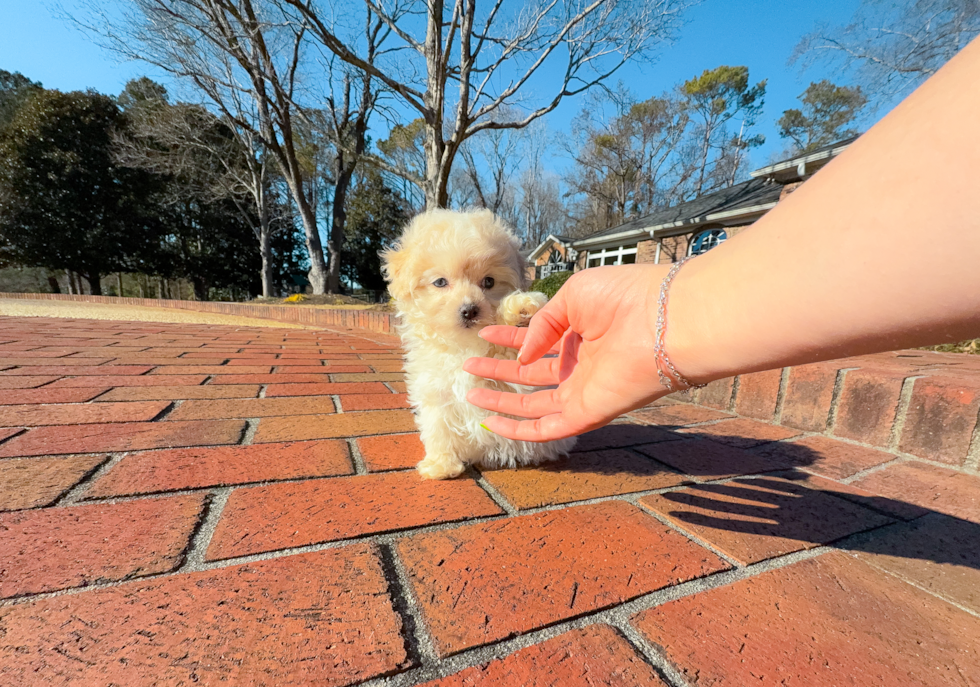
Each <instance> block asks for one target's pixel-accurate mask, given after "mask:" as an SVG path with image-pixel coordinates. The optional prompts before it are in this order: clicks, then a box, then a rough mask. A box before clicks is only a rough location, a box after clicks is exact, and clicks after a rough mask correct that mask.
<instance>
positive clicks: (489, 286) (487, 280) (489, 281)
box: [480, 277, 493, 289]
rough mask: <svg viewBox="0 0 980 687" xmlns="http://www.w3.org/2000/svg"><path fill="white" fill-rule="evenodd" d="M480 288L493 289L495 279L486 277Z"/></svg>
mask: <svg viewBox="0 0 980 687" xmlns="http://www.w3.org/2000/svg"><path fill="white" fill-rule="evenodd" d="M480 286H481V287H482V288H484V289H492V288H493V277H484V278H483V281H482V282H481V283H480Z"/></svg>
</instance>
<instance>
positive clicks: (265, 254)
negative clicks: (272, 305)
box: [259, 219, 274, 298]
mask: <svg viewBox="0 0 980 687" xmlns="http://www.w3.org/2000/svg"><path fill="white" fill-rule="evenodd" d="M259 253H260V254H261V255H262V295H263V296H265V297H266V298H272V296H273V293H272V290H273V267H274V266H273V263H272V237H271V236H270V234H269V222H268V220H267V219H264V221H263V222H262V228H261V229H260V234H259Z"/></svg>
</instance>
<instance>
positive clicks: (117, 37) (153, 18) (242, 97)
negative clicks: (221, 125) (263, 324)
mask: <svg viewBox="0 0 980 687" xmlns="http://www.w3.org/2000/svg"><path fill="white" fill-rule="evenodd" d="M87 2H88V9H89V16H88V18H87V19H85V20H78V19H77V18H76V20H77V21H78V22H79V23H81V24H82V25H83V26H84V27H85V28H88V29H90V30H93V31H94V32H95V33H96V34H97V35H99V36H100V37H101V38H102V39H103V43H104V44H105V45H106V46H107V47H109V48H111V49H113V50H115V51H117V52H118V53H120V54H122V55H124V56H126V57H128V58H131V59H135V60H142V61H144V62H147V63H149V64H152V65H154V66H156V67H158V68H160V69H162V70H164V71H166V72H169V73H170V74H172V75H174V76H176V77H178V78H179V79H183V80H186V81H188V82H190V83H192V84H193V86H194V87H195V89H196V91H197V92H199V93H200V94H202V95H204V96H205V97H206V98H207V100H208V102H209V104H210V105H211V106H213V107H215V108H216V109H217V110H218V112H219V113H220V114H221V115H222V116H223V117H224V118H226V119H227V120H228V121H230V122H233V123H234V124H235V126H236V127H238V128H240V129H241V130H243V131H248V132H249V133H250V134H251V135H254V136H256V137H257V139H258V140H259V141H260V142H261V145H262V147H263V148H264V150H265V151H266V152H267V153H268V154H269V155H271V156H272V158H273V159H274V160H275V161H276V163H277V164H278V166H279V168H280V171H281V173H282V175H283V177H284V179H285V181H286V184H287V186H288V188H289V191H290V195H291V196H292V199H293V202H294V203H295V206H296V210H297V212H298V214H299V216H300V219H301V221H302V224H303V229H304V233H305V235H306V248H307V252H308V254H309V259H310V275H309V276H310V282H311V284H312V286H313V291H314V293H325V292H326V290H327V288H328V269H327V264H326V261H325V260H324V256H323V245H322V242H321V240H320V234H319V230H318V225H317V217H316V205H315V203H312V202H311V201H310V198H309V197H307V195H306V185H305V181H306V178H305V177H304V173H303V166H302V163H301V159H300V152H299V151H298V150H297V145H296V129H297V124H298V112H297V109H298V108H297V107H296V102H297V100H298V96H299V92H298V87H299V85H300V84H299V79H300V77H301V66H302V64H303V55H304V53H303V50H304V47H305V46H306V39H307V34H306V28H305V26H304V25H303V24H297V23H295V22H291V21H290V20H289V18H288V17H283V16H281V14H279V13H278V12H277V11H276V9H277V8H276V6H275V4H274V3H270V2H267V1H266V0H254V2H253V0H131V2H130V3H129V5H128V7H127V8H126V9H125V10H123V11H122V17H121V18H120V17H118V16H116V15H114V14H110V13H109V12H108V11H107V10H105V9H104V7H103V5H101V4H99V3H98V2H96V1H95V0H87Z"/></svg>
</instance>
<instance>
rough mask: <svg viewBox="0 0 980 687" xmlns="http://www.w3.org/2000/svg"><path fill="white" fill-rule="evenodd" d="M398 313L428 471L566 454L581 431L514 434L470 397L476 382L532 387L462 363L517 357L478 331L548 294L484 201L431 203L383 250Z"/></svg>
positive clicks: (422, 467) (514, 317)
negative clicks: (531, 438) (531, 279)
mask: <svg viewBox="0 0 980 687" xmlns="http://www.w3.org/2000/svg"><path fill="white" fill-rule="evenodd" d="M381 257H382V263H383V268H384V272H385V278H386V279H387V280H388V284H389V286H388V290H389V292H390V293H391V295H392V298H393V299H394V302H395V306H396V307H397V310H398V315H399V318H400V320H401V324H400V326H399V333H400V334H401V338H402V343H403V344H404V347H405V372H406V378H407V386H408V396H409V402H410V403H411V404H412V406H413V407H414V408H415V410H416V422H417V423H418V426H419V430H420V431H421V434H422V443H423V444H425V459H424V460H422V462H421V463H419V465H418V470H419V472H420V473H421V475H422V476H423V477H426V478H429V479H446V478H450V477H456V476H457V475H459V474H460V473H461V472H463V470H464V469H465V468H466V466H467V465H469V464H474V463H479V464H481V465H483V466H486V467H489V468H501V467H510V468H513V467H516V466H518V465H533V464H536V463H540V462H542V461H546V460H551V459H554V458H557V457H558V456H561V455H565V454H567V453H568V451H569V450H570V449H571V447H572V445H573V444H574V439H571V440H569V439H565V440H561V441H553V442H548V443H532V442H524V441H511V440H510V439H505V438H504V437H501V436H499V435H497V434H494V433H492V432H489V431H487V430H486V429H483V428H482V427H480V423H482V422H483V421H484V420H485V419H486V417H487V415H488V414H489V413H488V412H487V411H485V410H481V409H480V408H477V407H476V406H473V405H471V404H470V403H469V402H467V400H466V392H467V391H469V390H470V389H473V388H475V387H484V388H490V389H499V390H502V391H518V392H523V391H528V390H529V388H528V387H522V386H517V385H511V384H503V383H499V382H494V381H491V380H486V379H482V378H479V377H475V376H473V375H471V374H469V373H467V372H464V371H463V362H464V361H465V360H466V359H467V358H472V357H474V356H488V357H494V358H505V359H510V360H513V359H514V358H516V356H517V354H516V352H515V351H514V350H513V349H508V348H502V347H498V346H491V345H490V344H488V343H487V342H486V341H484V340H483V339H481V338H480V337H479V336H478V333H479V331H480V330H481V329H482V328H483V327H485V326H487V325H491V324H509V325H514V324H526V322H527V320H528V319H530V317H531V315H533V314H534V313H535V312H536V311H537V310H538V309H539V308H540V307H541V306H542V305H544V303H545V302H546V301H547V298H546V297H545V295H544V294H541V293H526V292H524V289H526V288H527V286H528V283H527V276H526V274H525V269H524V259H523V258H522V257H521V255H520V253H519V252H518V242H517V239H516V238H514V236H513V234H511V233H510V231H508V230H507V228H506V227H504V225H503V224H502V223H501V222H500V221H499V220H498V219H497V218H496V217H494V216H493V214H492V213H491V212H489V211H487V210H483V211H473V212H451V211H448V210H434V211H430V212H426V213H424V214H421V215H418V216H417V217H415V219H413V220H412V221H411V223H410V224H409V225H408V227H407V228H406V229H405V232H404V233H403V234H402V237H401V239H400V240H399V241H398V243H397V244H396V245H395V246H394V247H393V248H392V249H391V250H388V251H385V252H384V253H383V254H382V256H381Z"/></svg>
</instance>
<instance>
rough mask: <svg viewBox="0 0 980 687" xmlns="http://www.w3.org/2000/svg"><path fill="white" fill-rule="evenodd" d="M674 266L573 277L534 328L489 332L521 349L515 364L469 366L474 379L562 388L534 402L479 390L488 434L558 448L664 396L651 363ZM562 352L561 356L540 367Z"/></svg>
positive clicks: (490, 361)
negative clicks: (664, 284)
mask: <svg viewBox="0 0 980 687" xmlns="http://www.w3.org/2000/svg"><path fill="white" fill-rule="evenodd" d="M669 269H670V266H669V265H623V266H620V267H596V268H591V269H588V270H584V271H582V272H578V273H576V274H575V275H574V276H572V277H571V278H570V279H569V280H568V281H567V282H565V285H564V286H562V288H561V290H559V291H558V293H557V294H556V295H555V297H554V298H553V299H552V300H551V301H550V302H548V304H547V305H545V306H544V308H542V309H541V310H540V311H539V312H538V313H537V314H536V315H535V316H534V317H533V318H532V319H531V324H530V326H529V327H528V328H527V329H520V328H517V327H501V326H495V327H486V328H484V329H483V330H482V331H481V332H480V336H481V337H483V338H484V339H486V340H487V341H489V342H490V343H493V344H497V345H499V346H507V347H509V348H517V347H521V353H520V356H519V358H518V360H516V361H514V360H498V359H495V358H470V359H469V360H467V361H466V363H465V364H464V365H463V369H464V370H466V371H467V372H469V373H470V374H474V375H478V376H480V377H488V378H490V379H496V380H499V381H502V382H510V383H514V384H524V385H527V386H553V385H557V388H555V389H549V390H543V391H536V392H533V393H529V394H516V393H506V392H501V391H493V390H490V389H472V390H471V391H470V392H469V394H468V395H467V399H468V400H469V402H470V403H472V404H473V405H475V406H478V407H480V408H484V409H486V410H490V411H493V412H497V413H504V414H507V415H514V416H517V417H524V418H533V420H530V421H519V420H513V419H511V418H506V417H500V416H492V417H489V418H487V420H486V423H485V424H486V426H487V427H488V428H489V429H490V431H492V432H494V433H496V434H499V435H501V436H504V437H507V438H508V439H516V440H520V441H552V440H555V439H561V438H564V437H569V436H573V435H576V434H581V433H582V432H586V431H588V430H591V429H595V428H597V427H601V426H603V425H605V424H607V423H609V422H610V421H611V420H614V419H615V418H617V417H618V416H619V415H621V414H622V413H624V412H627V411H629V410H633V409H634V408H639V407H640V406H643V405H646V404H647V403H650V402H651V401H653V400H655V399H657V398H659V397H661V396H664V395H666V394H667V393H668V392H667V390H666V389H665V388H664V387H663V386H662V385H661V383H660V378H659V375H658V373H657V365H656V361H655V359H654V354H653V351H654V345H655V343H656V336H657V322H656V320H657V299H658V297H659V295H660V283H661V281H662V280H663V278H664V277H665V276H666V274H667V272H668V270H669ZM556 344H560V345H559V348H558V356H557V357H553V358H542V356H543V355H544V354H546V353H548V352H549V350H552V347H553V346H555V345H556Z"/></svg>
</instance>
